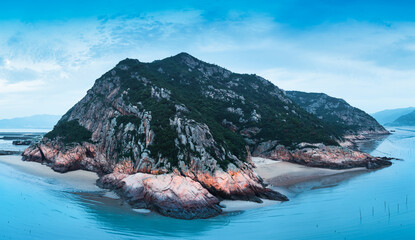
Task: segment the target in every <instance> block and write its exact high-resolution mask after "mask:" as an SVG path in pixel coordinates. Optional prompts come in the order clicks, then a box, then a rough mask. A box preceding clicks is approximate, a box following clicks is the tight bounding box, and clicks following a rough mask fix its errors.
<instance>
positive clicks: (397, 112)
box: [371, 107, 415, 125]
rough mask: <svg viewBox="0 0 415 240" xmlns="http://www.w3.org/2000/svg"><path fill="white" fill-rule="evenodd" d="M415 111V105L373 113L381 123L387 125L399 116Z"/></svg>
mask: <svg viewBox="0 0 415 240" xmlns="http://www.w3.org/2000/svg"><path fill="white" fill-rule="evenodd" d="M412 111H415V107H408V108H397V109H388V110H383V111H380V112H377V113H373V114H371V115H372V117H374V118H375V119H376V120H377V121H378V122H379V123H380V124H382V125H386V124H390V123H392V122H394V121H395V120H396V119H398V118H399V117H401V116H403V115H406V114H408V113H411V112H412Z"/></svg>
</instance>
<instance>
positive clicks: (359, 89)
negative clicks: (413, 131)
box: [0, 0, 415, 119]
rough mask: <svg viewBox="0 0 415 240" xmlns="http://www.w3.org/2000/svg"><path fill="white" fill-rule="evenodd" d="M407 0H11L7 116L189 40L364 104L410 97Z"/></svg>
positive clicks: (74, 95)
mask: <svg viewBox="0 0 415 240" xmlns="http://www.w3.org/2000/svg"><path fill="white" fill-rule="evenodd" d="M414 5H415V3H411V2H409V1H295V0H291V1H288V0H282V1H262V0H256V1H226V2H223V1H217V2H215V1H105V0H102V1H86V0H84V1H13V2H11V1H9V3H2V8H1V9H0V46H1V47H0V119H1V118H11V117H18V116H27V115H33V114H41V113H47V114H64V113H65V112H66V111H67V110H68V109H69V108H70V107H71V106H72V105H73V104H75V103H76V102H77V101H79V100H80V99H81V98H82V97H83V96H84V95H85V93H86V91H87V90H88V89H89V88H90V87H91V86H92V85H93V83H94V81H95V79H97V78H98V77H99V76H101V75H102V74H103V73H105V72H106V71H107V70H109V69H110V68H112V67H113V66H114V65H115V64H116V63H117V62H119V61H120V60H122V59H124V58H126V57H129V58H137V59H139V60H141V61H153V60H155V59H161V58H165V57H168V56H171V55H175V54H177V53H179V52H188V53H190V54H192V55H194V56H195V57H197V58H199V59H202V60H205V61H207V62H211V63H215V64H218V65H220V66H223V67H226V68H228V69H229V70H231V71H235V72H241V73H256V74H258V75H261V76H263V77H265V78H267V79H268V80H270V81H272V82H273V83H275V84H276V85H277V86H279V87H281V88H283V89H286V90H301V91H308V92H325V93H327V94H329V95H331V96H335V97H340V98H344V99H345V100H347V101H348V102H349V103H351V104H352V105H354V106H356V107H359V108H361V109H363V110H365V111H368V112H375V111H379V110H383V109H387V108H398V107H407V106H413V105H415V94H414V92H415V68H414V65H415V14H413V9H415V8H414V7H415V6H414Z"/></svg>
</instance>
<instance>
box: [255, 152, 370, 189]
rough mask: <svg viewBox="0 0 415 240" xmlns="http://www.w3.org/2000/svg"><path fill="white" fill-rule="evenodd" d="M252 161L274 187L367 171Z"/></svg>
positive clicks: (256, 159) (262, 176) (260, 160)
mask: <svg viewBox="0 0 415 240" xmlns="http://www.w3.org/2000/svg"><path fill="white" fill-rule="evenodd" d="M252 161H253V162H254V164H255V166H256V168H254V170H255V172H256V173H257V174H258V175H259V176H261V178H262V179H264V181H265V182H266V183H268V184H270V185H272V186H274V187H285V186H291V185H294V184H296V183H300V182H306V181H310V180H314V179H318V178H322V177H328V176H334V175H338V174H343V173H350V172H363V171H367V169H366V168H352V169H344V170H333V169H326V168H313V167H307V166H303V165H299V164H295V163H289V162H282V161H273V160H270V159H265V158H258V157H253V158H252Z"/></svg>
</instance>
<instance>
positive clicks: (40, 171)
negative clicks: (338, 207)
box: [0, 155, 367, 214]
mask: <svg viewBox="0 0 415 240" xmlns="http://www.w3.org/2000/svg"><path fill="white" fill-rule="evenodd" d="M252 161H253V162H254V164H255V166H256V167H255V168H254V171H255V173H257V174H258V175H259V176H260V177H261V178H262V179H263V180H264V182H265V183H267V184H269V185H271V186H272V187H281V188H286V187H289V186H291V185H295V184H298V183H302V182H307V181H312V180H315V179H319V178H323V177H329V176H334V175H339V174H343V173H349V172H359V171H362V172H363V171H367V170H366V169H365V168H353V169H346V170H332V169H324V168H313V167H307V166H303V165H299V164H294V163H289V162H282V161H274V160H270V159H266V158H257V157H253V158H252ZM0 164H5V165H8V166H11V167H13V168H15V169H17V170H19V171H21V172H24V173H27V174H31V175H35V176H39V177H42V178H45V179H51V180H52V182H53V183H52V184H56V185H61V186H63V187H65V188H70V189H73V190H75V193H76V191H79V192H100V193H103V194H99V197H100V198H102V199H103V202H105V199H108V200H110V199H111V200H113V201H114V200H120V198H119V197H118V195H116V194H115V193H114V192H113V191H107V190H105V189H102V188H99V187H98V186H97V185H96V180H97V179H98V175H97V174H96V173H94V172H89V171H85V170H77V171H71V172H67V173H58V172H55V171H53V170H52V169H51V168H50V167H48V166H46V165H43V164H41V163H38V162H26V161H22V160H21V156H13V155H9V156H0ZM262 201H263V203H256V202H249V201H241V200H223V201H221V202H220V204H219V205H220V206H221V207H222V211H223V213H225V214H226V213H229V212H238V211H245V210H250V209H256V208H262V207H267V206H271V205H275V204H280V203H281V202H280V201H272V200H265V199H262ZM121 205H123V204H121ZM131 210H132V211H134V212H137V213H140V214H143V213H148V211H147V210H137V209H134V208H132V207H131Z"/></svg>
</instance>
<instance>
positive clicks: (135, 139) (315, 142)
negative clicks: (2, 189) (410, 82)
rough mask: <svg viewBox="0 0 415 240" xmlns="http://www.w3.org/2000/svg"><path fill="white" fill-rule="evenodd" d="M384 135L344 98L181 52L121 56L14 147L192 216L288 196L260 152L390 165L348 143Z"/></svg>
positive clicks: (155, 206)
mask: <svg viewBox="0 0 415 240" xmlns="http://www.w3.org/2000/svg"><path fill="white" fill-rule="evenodd" d="M317 100H318V101H317ZM316 101H317V102H316ZM321 107H330V108H331V111H325V113H324V114H323V111H320V110H319V109H320V108H321ZM329 113H330V114H329ZM339 119H342V121H339ZM362 119H363V120H362ZM385 134H389V132H388V131H387V130H385V129H384V128H383V127H382V126H381V125H379V124H378V123H377V122H376V120H374V119H373V118H372V117H371V116H369V115H367V114H366V113H364V112H363V111H361V110H359V109H356V108H353V107H351V106H350V105H349V104H347V103H346V102H345V101H344V100H340V99H335V98H332V97H329V96H327V95H324V96H322V95H315V94H309V93H301V92H288V93H286V92H285V91H283V90H281V89H280V88H278V87H277V86H275V85H274V84H272V83H271V82H269V81H267V80H266V79H264V78H262V77H259V76H257V75H249V74H237V73H233V72H230V71H228V70H226V69H224V68H221V67H219V66H216V65H213V64H209V63H206V62H203V61H200V60H198V59H196V58H194V57H193V56H190V55H189V54H187V53H180V54H178V55H176V56H173V57H169V58H166V59H163V60H158V61H154V62H151V63H143V62H140V61H138V60H134V59H125V60H123V61H121V62H120V63H118V64H117V65H116V66H115V67H114V68H113V69H111V70H110V71H108V72H107V73H105V74H104V75H103V76H102V77H100V78H99V79H97V80H96V82H95V84H94V86H93V87H92V88H91V89H90V90H89V91H88V93H87V95H86V96H85V97H84V98H83V99H82V100H81V101H79V102H78V103H77V104H76V105H75V106H73V107H72V108H71V109H70V110H69V111H68V112H67V113H66V114H65V115H64V116H63V117H62V118H61V120H60V121H59V122H58V123H57V124H56V126H55V127H54V129H53V130H52V131H51V132H49V133H47V134H46V135H45V136H44V138H43V139H42V140H41V141H40V142H38V143H36V144H34V145H31V146H30V147H28V148H27V149H26V150H25V151H24V153H23V154H22V155H23V160H25V161H34V162H39V163H43V164H46V165H48V166H50V167H51V168H52V169H53V170H54V171H56V172H60V173H65V172H69V171H75V170H79V169H82V170H87V171H92V172H96V173H97V174H98V175H99V177H100V178H99V180H98V181H97V185H98V186H100V187H102V188H106V189H111V190H114V191H115V192H116V193H117V194H118V195H119V196H120V197H121V198H122V199H124V200H125V201H126V202H128V203H129V204H130V205H131V206H133V207H134V208H146V209H150V210H153V211H156V212H158V213H160V214H162V215H165V216H169V217H174V218H182V219H194V218H209V217H213V216H216V215H218V214H221V213H222V207H221V205H220V203H221V201H223V200H245V201H252V202H262V201H263V199H268V200H276V201H288V198H287V197H286V196H284V195H283V194H281V193H279V192H277V191H275V190H272V189H271V188H269V187H267V184H266V183H265V182H264V179H267V178H266V177H264V175H265V173H264V172H267V171H265V170H267V169H265V170H264V166H266V167H267V168H272V167H275V164H273V163H272V162H271V163H269V162H268V164H261V161H260V160H261V159H266V160H267V161H274V162H277V161H283V162H290V163H291V164H293V163H294V164H300V165H304V166H308V167H318V168H326V170H330V171H334V170H333V169H335V170H338V169H353V168H359V169H362V168H364V169H378V168H382V167H385V166H389V165H391V162H390V161H389V160H390V159H387V158H379V157H373V156H370V155H369V154H366V153H363V152H360V151H359V150H358V149H357V147H356V142H357V141H363V140H367V139H370V138H371V137H372V136H376V135H385ZM260 168H261V169H260ZM270 171H272V170H270ZM327 174H330V173H328V172H327ZM261 175H262V176H263V177H261ZM263 178H264V179H263Z"/></svg>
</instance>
